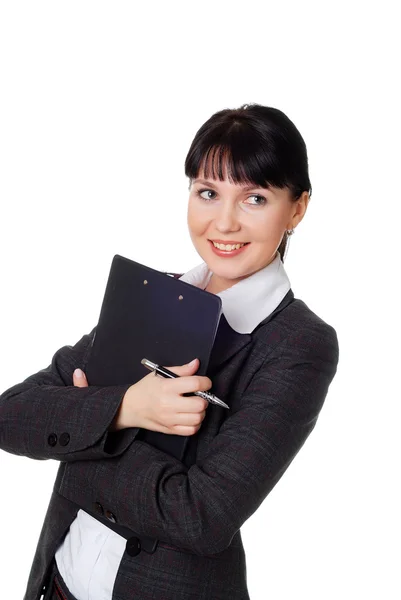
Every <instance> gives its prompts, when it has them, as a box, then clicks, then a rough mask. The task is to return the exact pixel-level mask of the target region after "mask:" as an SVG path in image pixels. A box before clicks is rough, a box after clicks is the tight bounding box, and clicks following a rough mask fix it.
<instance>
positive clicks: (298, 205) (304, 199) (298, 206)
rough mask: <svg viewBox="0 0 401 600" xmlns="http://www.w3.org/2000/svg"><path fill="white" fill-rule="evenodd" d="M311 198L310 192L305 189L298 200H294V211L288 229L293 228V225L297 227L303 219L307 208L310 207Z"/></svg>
mask: <svg viewBox="0 0 401 600" xmlns="http://www.w3.org/2000/svg"><path fill="white" fill-rule="evenodd" d="M309 200H310V197H309V192H307V191H305V192H302V194H301V196H300V197H299V198H298V200H297V201H296V202H294V212H293V215H292V219H291V222H290V224H289V226H288V227H287V229H292V228H293V227H296V226H297V225H298V223H300V222H301V221H302V219H303V218H304V215H305V213H306V209H307V208H308V204H309Z"/></svg>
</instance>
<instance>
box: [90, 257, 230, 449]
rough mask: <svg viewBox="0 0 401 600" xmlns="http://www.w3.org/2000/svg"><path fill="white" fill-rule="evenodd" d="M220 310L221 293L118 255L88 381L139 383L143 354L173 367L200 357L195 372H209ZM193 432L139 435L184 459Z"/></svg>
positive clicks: (97, 330)
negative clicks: (207, 290) (184, 434)
mask: <svg viewBox="0 0 401 600" xmlns="http://www.w3.org/2000/svg"><path fill="white" fill-rule="evenodd" d="M221 314H222V301H221V298H220V297H219V296H216V295H215V294H211V293H209V292H206V291H204V290H202V289H200V288H198V287H196V286H193V285H191V284H189V283H187V282H185V281H181V280H180V279H177V278H174V277H172V276H170V275H168V274H167V273H163V272H162V271H157V270H156V269H152V268H150V267H148V266H145V265H143V264H141V263H138V262H135V261H134V260H130V259H128V258H126V257H124V256H120V255H119V254H116V255H115V256H114V258H113V260H112V263H111V268H110V273H109V277H108V281H107V285H106V290H105V294H104V298H103V303H102V307H101V311H100V317H99V321H98V324H97V327H96V333H95V339H94V342H93V345H92V349H91V353H90V356H89V359H88V363H87V366H86V376H87V379H88V383H89V385H123V384H126V383H136V382H137V381H139V379H142V377H144V376H145V375H147V374H149V370H148V369H146V367H144V365H142V364H141V360H142V358H147V359H149V360H151V361H152V362H155V363H157V364H161V365H164V366H173V365H183V364H186V363H188V362H190V361H191V360H192V359H193V358H195V357H198V358H199V361H200V365H199V369H198V371H197V372H196V374H197V375H206V373H207V369H208V364H209V360H210V355H211V352H212V348H213V344H214V340H215V337H216V333H217V329H218V325H219V321H220V317H221ZM189 437H193V436H180V435H172V434H164V433H161V432H157V431H150V430H147V429H140V431H139V432H138V434H137V436H136V439H139V440H143V441H146V442H148V443H150V444H152V445H153V446H155V447H156V448H158V449H159V450H162V451H163V452H167V453H168V454H170V455H171V456H174V457H175V458H178V459H179V460H183V458H184V454H185V451H186V448H187V444H188V439H189Z"/></svg>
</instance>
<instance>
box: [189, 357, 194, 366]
mask: <svg viewBox="0 0 401 600" xmlns="http://www.w3.org/2000/svg"><path fill="white" fill-rule="evenodd" d="M195 362H196V358H194V359H193V360H191V362H190V363H188V365H189V366H192V365H193V364H195Z"/></svg>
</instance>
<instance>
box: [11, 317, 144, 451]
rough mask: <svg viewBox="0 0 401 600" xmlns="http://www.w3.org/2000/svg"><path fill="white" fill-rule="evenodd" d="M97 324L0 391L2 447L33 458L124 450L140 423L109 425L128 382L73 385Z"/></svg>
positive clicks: (86, 356) (85, 362) (89, 347)
mask: <svg viewBox="0 0 401 600" xmlns="http://www.w3.org/2000/svg"><path fill="white" fill-rule="evenodd" d="M95 332H96V327H94V328H93V329H92V331H91V332H90V333H89V334H85V335H84V336H83V337H82V338H81V339H80V340H79V341H78V342H77V343H76V344H75V345H74V346H70V345H68V346H63V347H62V348H60V349H59V350H57V352H56V353H55V354H54V356H53V358H52V361H51V364H50V365H49V366H48V367H47V368H45V369H42V370H41V371H39V372H38V373H36V374H34V375H31V376H29V377H27V379H25V380H24V381H23V382H22V383H19V384H17V385H14V386H13V387H11V388H9V389H8V390H6V391H5V392H3V394H2V395H1V396H0V449H2V450H5V451H6V452H11V453H12V454H19V455H23V456H27V457H29V458H34V459H42V460H43V459H49V458H51V459H56V460H60V461H66V462H69V461H75V460H88V459H96V458H112V457H113V456H117V455H118V454H120V453H121V452H124V451H125V450H126V448H127V447H128V446H129V444H130V443H131V442H132V440H133V439H134V438H135V436H136V434H137V433H138V431H139V428H136V427H132V428H128V429H124V430H121V431H116V432H111V431H108V428H109V427H110V425H111V422H112V421H113V419H114V416H115V415H116V413H117V410H118V408H119V406H120V404H121V401H122V399H123V396H124V394H125V392H126V390H127V389H128V388H129V387H130V385H117V386H107V387H104V386H91V385H90V386H88V387H84V388H79V387H75V386H74V384H73V377H72V374H73V372H74V370H75V369H76V368H77V367H80V368H81V369H83V370H84V371H85V366H86V364H87V360H88V357H89V353H90V349H91V347H92V344H93V340H94V337H95Z"/></svg>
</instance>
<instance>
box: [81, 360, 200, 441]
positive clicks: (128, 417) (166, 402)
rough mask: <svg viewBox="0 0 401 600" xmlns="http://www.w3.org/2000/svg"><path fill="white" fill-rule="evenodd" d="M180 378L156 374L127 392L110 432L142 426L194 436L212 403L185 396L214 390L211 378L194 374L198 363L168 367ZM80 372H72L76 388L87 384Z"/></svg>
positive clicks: (144, 379) (131, 387) (148, 376)
mask: <svg viewBox="0 0 401 600" xmlns="http://www.w3.org/2000/svg"><path fill="white" fill-rule="evenodd" d="M167 368H168V369H169V370H170V371H173V373H176V374H177V375H179V376H180V377H177V378H174V379H166V378H164V377H161V376H160V375H157V376H156V375H155V374H154V373H153V372H152V373H149V374H148V375H145V377H143V378H142V379H140V380H139V381H138V382H137V383H134V384H133V385H131V386H130V387H129V388H128V390H127V391H126V392H125V394H124V397H123V400H122V402H121V404H120V407H119V409H118V412H117V414H116V416H115V418H114V420H113V422H112V424H111V426H110V431H118V430H120V429H125V428H127V427H141V428H144V429H149V430H151V431H160V432H162V433H168V434H174V435H193V434H194V433H196V432H197V431H198V430H199V429H200V427H201V424H202V421H203V419H204V418H205V415H206V408H207V407H208V405H209V403H208V401H207V400H204V399H203V398H200V397H199V396H188V397H187V396H182V394H184V393H188V392H195V391H206V390H209V389H210V388H211V387H212V381H211V380H210V379H209V377H204V376H201V375H194V373H195V372H196V371H197V370H198V368H199V360H198V359H197V358H196V359H195V360H194V361H193V362H192V363H189V364H187V365H182V366H176V367H167ZM79 371H81V369H76V370H75V371H74V373H73V382H74V385H75V386H77V387H86V386H87V385H88V382H87V379H86V376H85V373H83V372H82V371H81V373H82V376H81V377H79V376H78V373H79Z"/></svg>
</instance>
